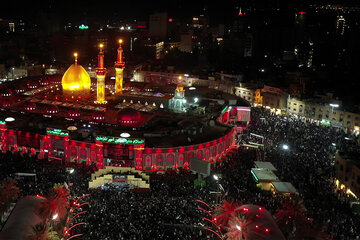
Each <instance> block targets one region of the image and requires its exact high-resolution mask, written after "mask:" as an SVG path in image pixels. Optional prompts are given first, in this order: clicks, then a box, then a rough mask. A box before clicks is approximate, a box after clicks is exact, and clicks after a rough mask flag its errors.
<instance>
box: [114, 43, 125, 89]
mask: <svg viewBox="0 0 360 240" xmlns="http://www.w3.org/2000/svg"><path fill="white" fill-rule="evenodd" d="M121 44H122V39H120V40H119V48H118V50H117V59H116V62H115V71H116V80H115V93H121V92H122V88H123V78H124V68H125V62H124V61H123V49H122V47H121Z"/></svg>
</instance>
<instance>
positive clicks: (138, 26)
mask: <svg viewBox="0 0 360 240" xmlns="http://www.w3.org/2000/svg"><path fill="white" fill-rule="evenodd" d="M136 28H141V29H144V28H146V26H145V25H137V26H136Z"/></svg>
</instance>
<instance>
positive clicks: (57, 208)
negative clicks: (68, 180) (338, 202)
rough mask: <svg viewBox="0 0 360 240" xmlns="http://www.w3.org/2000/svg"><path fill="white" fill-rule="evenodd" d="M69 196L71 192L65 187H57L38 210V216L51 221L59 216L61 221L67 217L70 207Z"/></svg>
mask: <svg viewBox="0 0 360 240" xmlns="http://www.w3.org/2000/svg"><path fill="white" fill-rule="evenodd" d="M68 196H69V191H68V190H67V189H66V188H65V187H64V186H63V185H58V184H57V185H55V186H54V187H53V188H52V189H51V190H50V192H49V194H48V196H47V197H46V199H45V201H44V202H43V203H42V204H41V206H40V208H39V209H38V214H39V215H40V216H41V217H42V218H43V219H44V220H49V219H50V218H51V217H52V216H53V215H54V214H58V218H59V219H61V218H63V217H65V216H66V214H67V212H68V209H69V207H70V206H69V202H68Z"/></svg>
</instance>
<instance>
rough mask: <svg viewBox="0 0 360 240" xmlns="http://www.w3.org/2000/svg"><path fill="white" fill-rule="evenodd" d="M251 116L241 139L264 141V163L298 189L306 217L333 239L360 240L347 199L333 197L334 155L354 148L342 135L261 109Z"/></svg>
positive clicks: (358, 224)
mask: <svg viewBox="0 0 360 240" xmlns="http://www.w3.org/2000/svg"><path fill="white" fill-rule="evenodd" d="M252 115H253V118H252V123H251V124H250V126H249V127H248V128H247V129H246V130H245V133H244V134H245V136H246V135H249V134H250V133H255V134H258V135H262V136H263V137H264V139H265V143H264V160H265V161H270V162H272V163H273V164H274V166H275V167H276V168H277V169H278V173H277V175H278V176H279V178H280V179H281V180H283V181H288V182H291V183H292V184H293V185H294V186H295V187H296V188H297V190H298V191H299V193H300V196H301V197H302V199H303V203H304V207H305V208H306V212H307V215H308V216H309V217H310V218H312V219H314V220H315V222H316V223H317V224H320V225H321V226H323V228H324V231H325V232H326V233H328V234H329V235H330V236H332V237H333V238H334V239H349V240H350V239H351V240H353V239H359V238H360V219H359V217H358V216H356V215H355V214H354V213H353V212H352V210H351V209H350V205H349V199H350V198H349V197H346V198H342V197H341V195H342V194H341V192H336V191H335V189H336V187H335V166H334V165H335V159H334V153H335V151H336V150H342V151H343V150H349V151H359V147H358V144H356V142H355V141H354V140H351V138H348V137H347V135H346V134H345V133H344V131H342V130H341V129H337V128H332V127H323V126H319V125H317V124H315V123H311V122H310V121H305V120H304V119H298V118H296V117H294V118H289V117H279V116H276V115H272V114H270V113H269V112H267V111H265V110H264V109H260V108H253V109H252ZM284 145H286V146H287V148H284V147H283V146H284Z"/></svg>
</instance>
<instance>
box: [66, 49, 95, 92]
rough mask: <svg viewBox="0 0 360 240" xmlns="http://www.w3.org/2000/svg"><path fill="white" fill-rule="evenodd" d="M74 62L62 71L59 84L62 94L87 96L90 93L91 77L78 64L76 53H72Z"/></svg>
mask: <svg viewBox="0 0 360 240" xmlns="http://www.w3.org/2000/svg"><path fill="white" fill-rule="evenodd" d="M74 56H75V63H74V64H72V65H71V66H70V67H69V68H68V69H67V70H66V72H65V73H64V75H63V77H62V80H61V84H62V88H63V95H64V96H69V97H72V98H74V97H88V96H89V95H90V85H91V79H90V76H89V74H88V73H87V72H86V70H85V69H84V68H83V67H82V66H81V65H80V64H78V60H77V56H78V55H77V53H75V54H74Z"/></svg>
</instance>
